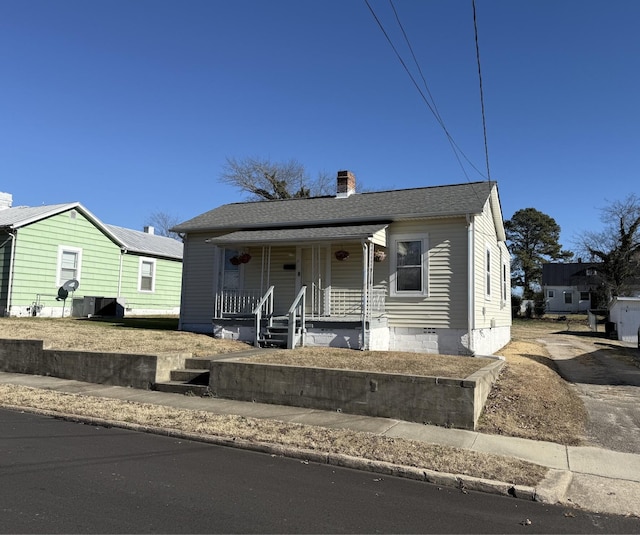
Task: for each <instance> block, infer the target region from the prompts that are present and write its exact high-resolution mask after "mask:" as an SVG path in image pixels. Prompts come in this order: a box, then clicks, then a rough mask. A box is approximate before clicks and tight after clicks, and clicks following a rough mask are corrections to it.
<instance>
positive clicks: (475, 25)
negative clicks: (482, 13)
mask: <svg viewBox="0 0 640 535" xmlns="http://www.w3.org/2000/svg"><path fill="white" fill-rule="evenodd" d="M471 5H472V6H473V31H474V34H475V40H476V61H477V63H478V81H479V83H480V108H481V110H482V132H483V134H484V155H485V159H486V161H487V180H491V172H490V170H489V146H488V143H487V120H486V117H485V113H484V91H483V89H482V70H481V69H480V46H479V45H478V21H477V18H476V0H471Z"/></svg>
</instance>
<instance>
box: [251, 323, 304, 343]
mask: <svg viewBox="0 0 640 535" xmlns="http://www.w3.org/2000/svg"><path fill="white" fill-rule="evenodd" d="M299 335H300V327H296V336H299ZM288 338H289V326H288V325H287V324H283V323H274V324H273V325H271V326H269V327H266V328H265V329H264V331H263V333H262V336H261V337H260V338H259V340H258V342H259V343H260V346H261V347H281V348H286V347H287V341H288Z"/></svg>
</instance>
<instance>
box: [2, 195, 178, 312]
mask: <svg viewBox="0 0 640 535" xmlns="http://www.w3.org/2000/svg"><path fill="white" fill-rule="evenodd" d="M11 201H12V198H11V195H9V194H6V193H2V194H0V314H1V315H4V316H25V315H31V316H52V317H60V316H62V315H63V313H64V315H71V314H72V313H73V314H74V315H89V314H92V315H93V314H96V315H99V314H102V315H107V314H108V315H116V314H118V315H119V314H123V313H126V314H131V315H133V314H138V315H139V314H177V313H178V312H179V307H180V284H181V282H180V281H181V275H182V247H183V246H182V243H180V242H179V241H177V240H173V239H171V238H165V237H162V236H155V235H154V234H153V229H152V228H149V229H148V231H147V232H139V231H135V230H130V229H125V228H121V227H115V226H112V225H105V224H103V223H102V222H101V221H100V220H99V219H98V218H97V217H96V216H94V215H93V214H92V213H91V212H90V211H89V210H87V209H86V208H85V207H84V206H82V205H81V204H80V203H78V202H74V203H67V204H55V205H48V206H37V207H15V208H12V207H11V203H12V202H11ZM68 281H78V283H79V286H78V287H77V289H76V288H75V285H74V284H71V285H69V284H67V288H69V289H70V291H68V295H66V296H65V294H64V292H62V291H61V287H63V286H64V285H65V283H67V282H68ZM64 297H66V299H65V298H64ZM63 307H64V310H63Z"/></svg>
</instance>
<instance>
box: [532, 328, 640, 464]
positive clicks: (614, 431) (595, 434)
mask: <svg viewBox="0 0 640 535" xmlns="http://www.w3.org/2000/svg"><path fill="white" fill-rule="evenodd" d="M541 341H542V342H544V344H545V345H546V347H547V349H548V351H549V354H550V356H551V358H552V359H553V360H554V361H555V363H556V365H557V367H558V371H559V373H560V375H562V377H563V378H564V379H565V380H566V381H568V382H570V383H572V384H573V385H574V386H575V388H576V390H577V392H578V394H579V395H580V397H581V398H582V400H583V402H584V405H585V408H586V410H587V413H588V415H589V421H588V424H587V429H586V437H585V439H586V441H587V443H588V444H589V445H592V446H598V447H602V448H607V449H611V450H615V451H621V452H626V453H638V454H640V368H639V367H638V366H637V365H634V358H633V357H629V356H626V357H625V356H623V353H624V349H625V348H626V352H627V354H634V353H635V363H636V364H638V363H640V352H639V351H638V350H637V349H636V350H634V349H632V347H633V346H631V344H624V343H622V342H619V341H617V340H608V339H607V338H598V337H594V336H593V335H591V333H574V334H553V335H549V336H545V337H544V338H542V339H541Z"/></svg>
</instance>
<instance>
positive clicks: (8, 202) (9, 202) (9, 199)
mask: <svg viewBox="0 0 640 535" xmlns="http://www.w3.org/2000/svg"><path fill="white" fill-rule="evenodd" d="M11 206H13V195H11V193H2V192H1V191H0V210H4V209H5V208H11Z"/></svg>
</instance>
